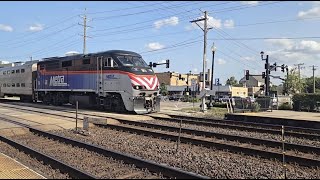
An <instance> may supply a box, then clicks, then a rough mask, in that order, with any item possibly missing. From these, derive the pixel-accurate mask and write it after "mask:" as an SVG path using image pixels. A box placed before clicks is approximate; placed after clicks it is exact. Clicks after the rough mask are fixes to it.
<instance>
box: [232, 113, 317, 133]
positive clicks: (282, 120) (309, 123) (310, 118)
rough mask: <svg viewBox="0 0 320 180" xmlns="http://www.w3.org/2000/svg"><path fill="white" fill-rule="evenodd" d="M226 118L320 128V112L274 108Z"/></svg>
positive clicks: (234, 114) (236, 114)
mask: <svg viewBox="0 0 320 180" xmlns="http://www.w3.org/2000/svg"><path fill="white" fill-rule="evenodd" d="M226 119H230V120H239V121H247V122H257V123H269V124H276V125H284V126H294V127H303V128H313V129H320V113H312V112H297V111H283V110H273V111H272V112H259V113H233V114H227V115H226Z"/></svg>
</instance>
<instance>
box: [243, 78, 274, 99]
mask: <svg viewBox="0 0 320 180" xmlns="http://www.w3.org/2000/svg"><path fill="white" fill-rule="evenodd" d="M239 83H241V84H243V85H244V87H247V88H248V96H260V95H263V94H264V91H262V90H260V88H261V87H260V86H262V85H264V84H265V80H264V78H262V75H261V76H260V75H258V76H257V75H252V76H249V80H246V77H243V78H242V79H240V81H239ZM270 86H271V85H270Z"/></svg>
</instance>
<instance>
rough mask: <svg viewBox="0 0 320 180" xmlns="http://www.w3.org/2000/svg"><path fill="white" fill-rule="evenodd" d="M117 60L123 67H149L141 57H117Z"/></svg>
mask: <svg viewBox="0 0 320 180" xmlns="http://www.w3.org/2000/svg"><path fill="white" fill-rule="evenodd" d="M118 59H119V61H120V62H121V63H122V64H123V65H124V66H134V67H149V66H148V65H147V63H146V62H145V61H144V60H143V59H142V58H141V57H136V56H133V57H132V56H118Z"/></svg>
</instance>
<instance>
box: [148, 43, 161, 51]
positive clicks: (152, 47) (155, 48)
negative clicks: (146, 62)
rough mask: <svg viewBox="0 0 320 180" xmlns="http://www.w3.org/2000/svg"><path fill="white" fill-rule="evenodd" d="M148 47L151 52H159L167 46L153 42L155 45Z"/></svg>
mask: <svg viewBox="0 0 320 180" xmlns="http://www.w3.org/2000/svg"><path fill="white" fill-rule="evenodd" d="M147 47H148V48H149V50H159V49H163V48H164V47H165V46H164V45H162V44H160V43H158V42H153V43H149V44H148V45H147Z"/></svg>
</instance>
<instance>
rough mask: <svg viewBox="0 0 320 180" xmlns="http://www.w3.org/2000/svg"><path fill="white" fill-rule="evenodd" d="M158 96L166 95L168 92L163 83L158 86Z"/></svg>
mask: <svg viewBox="0 0 320 180" xmlns="http://www.w3.org/2000/svg"><path fill="white" fill-rule="evenodd" d="M160 94H162V95H163V96H166V95H168V90H167V86H166V84H165V83H161V85H160Z"/></svg>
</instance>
